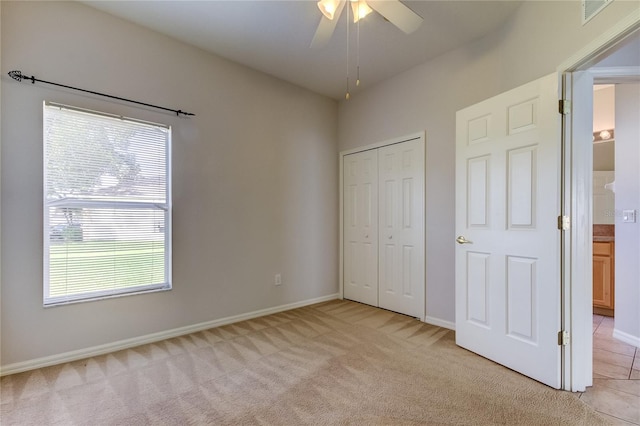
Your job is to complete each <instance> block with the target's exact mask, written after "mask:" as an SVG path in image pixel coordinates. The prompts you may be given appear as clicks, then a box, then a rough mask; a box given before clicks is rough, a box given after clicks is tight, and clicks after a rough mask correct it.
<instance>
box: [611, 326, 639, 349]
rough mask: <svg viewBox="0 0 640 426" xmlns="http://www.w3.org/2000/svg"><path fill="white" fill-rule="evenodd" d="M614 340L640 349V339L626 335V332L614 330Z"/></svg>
mask: <svg viewBox="0 0 640 426" xmlns="http://www.w3.org/2000/svg"><path fill="white" fill-rule="evenodd" d="M613 338H614V339H618V340H620V341H623V342H625V343H628V344H630V345H633V346H635V347H636V348H640V337H638V336H633V335H631V334H628V333H625V332H624V331H620V330H616V329H615V328H614V329H613Z"/></svg>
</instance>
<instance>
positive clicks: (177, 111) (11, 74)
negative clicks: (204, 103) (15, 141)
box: [9, 71, 195, 116]
mask: <svg viewBox="0 0 640 426" xmlns="http://www.w3.org/2000/svg"><path fill="white" fill-rule="evenodd" d="M9 77H11V78H12V79H14V80H16V81H22V80H28V81H30V82H31V84H35V83H36V81H37V82H40V83H45V84H51V85H53V86H58V87H64V88H65V89H71V90H77V91H80V92H85V93H91V94H92V95H98V96H103V97H105V98H111V99H117V100H119V101H124V102H129V103H132V104H137V105H144V106H146V107H151V108H156V109H161V110H163V111H170V112H174V113H175V114H176V115H177V116H180V115H184V116H195V114H193V113H190V112H185V111H182V110H181V109H171V108H165V107H162V106H158V105H152V104H147V103H144V102H138V101H133V100H131V99H126V98H121V97H119V96H113V95H107V94H105V93H100V92H94V91H92V90H86V89H80V88H78V87H73V86H67V85H66V84H60V83H53V82H51V81H46V80H40V79H38V78H35V77H34V76H31V77H29V76H28V75H24V74H22V71H9Z"/></svg>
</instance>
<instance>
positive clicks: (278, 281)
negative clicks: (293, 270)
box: [273, 274, 282, 285]
mask: <svg viewBox="0 0 640 426" xmlns="http://www.w3.org/2000/svg"><path fill="white" fill-rule="evenodd" d="M273 284H274V285H282V275H280V274H276V276H275V277H274V280H273Z"/></svg>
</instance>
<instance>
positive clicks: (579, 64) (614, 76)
mask: <svg viewBox="0 0 640 426" xmlns="http://www.w3.org/2000/svg"><path fill="white" fill-rule="evenodd" d="M639 28H640V22H638V19H637V18H633V19H631V18H630V19H628V20H626V21H624V22H621V23H620V24H619V25H618V26H617V27H616V28H614V30H615V31H614V30H612V31H611V32H609V33H608V34H606V35H604V36H602V37H601V38H600V39H597V40H596V41H594V42H593V43H592V44H591V45H589V46H587V47H586V48H585V49H583V51H581V52H579V53H578V54H576V55H575V56H574V57H573V58H571V59H570V60H568V61H567V62H566V63H565V64H564V65H563V66H562V67H561V70H563V71H564V75H563V82H564V84H563V98H564V99H567V100H569V101H571V111H570V112H569V113H568V114H566V115H565V116H564V120H563V137H564V140H565V143H564V155H565V161H564V169H565V170H564V181H565V182H564V184H563V190H564V191H565V197H564V200H565V201H564V205H563V212H564V213H563V214H564V215H566V216H568V217H569V218H570V221H571V228H570V230H569V231H568V232H567V234H566V236H565V241H564V251H563V254H564V256H565V259H571V261H566V262H565V270H564V272H563V273H564V282H565V291H567V293H566V294H568V298H569V299H570V300H569V303H568V304H565V306H571V309H570V312H569V311H565V312H564V313H563V319H564V321H565V326H566V329H569V330H571V343H572V344H571V347H569V348H567V352H566V353H565V361H566V366H567V368H566V370H565V380H566V381H567V383H568V384H569V385H568V386H567V388H568V389H569V388H570V389H571V390H573V391H584V390H585V388H586V387H587V386H591V385H592V384H593V377H594V376H593V352H592V351H593V345H594V344H593V331H594V328H595V327H599V326H600V323H599V324H596V325H594V324H593V319H594V317H593V296H594V294H593V291H594V288H593V287H592V283H593V272H594V263H593V259H594V258H593V256H594V254H595V253H594V251H593V245H592V244H593V235H594V232H593V224H594V222H593V216H592V203H593V183H592V182H593V180H592V179H593V161H594V158H593V145H592V140H593V125H592V124H593V84H594V82H597V83H610V84H619V83H623V82H629V81H633V80H636V81H637V80H638V75H640V71H639V70H640V59H639V58H638V56H637V55H631V56H629V55H625V54H624V53H625V48H627V49H630V50H633V49H637V47H635V46H637V45H636V44H634V43H638V41H637V39H638V38H639V37H640V31H638V29H639ZM625 58H626V59H628V60H630V61H631V62H619V61H621V60H622V61H624V60H625ZM585 141H586V142H585ZM638 160H639V161H640V159H638ZM632 209H636V210H637V207H633V208H632ZM621 214H622V212H621V211H619V208H618V206H616V209H615V215H616V224H617V223H618V220H619V219H620V217H618V216H621ZM636 250H639V251H640V247H636ZM636 260H637V257H636ZM633 291H636V292H637V291H638V289H635V290H633ZM618 293H619V292H618ZM615 299H616V300H624V299H629V300H633V301H634V303H635V304H636V305H637V304H638V300H640V298H638V297H633V295H627V296H624V295H621V294H618V295H617V296H615ZM623 305H624V304H623ZM617 308H618V309H617V310H618V311H619V313H620V314H621V315H622V314H623V312H625V311H626V312H628V311H629V310H630V308H629V305H628V304H627V306H618V307H617ZM637 310H638V306H635V311H636V312H637ZM617 313H618V312H617ZM611 330H613V331H612V335H613V337H615V338H617V339H625V338H627V340H631V343H633V344H636V345H637V346H638V343H639V342H636V341H634V339H636V340H637V339H638V337H637V336H638V335H639V334H640V333H635V334H629V335H627V336H625V335H624V334H625V333H624V332H622V333H620V332H619V333H617V334H618V335H616V331H615V326H613V327H611ZM627 343H629V342H627ZM597 377H599V376H597Z"/></svg>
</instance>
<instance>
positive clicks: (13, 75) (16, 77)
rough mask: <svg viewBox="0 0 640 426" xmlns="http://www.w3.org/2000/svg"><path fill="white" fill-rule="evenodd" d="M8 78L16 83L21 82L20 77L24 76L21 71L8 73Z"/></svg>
mask: <svg viewBox="0 0 640 426" xmlns="http://www.w3.org/2000/svg"><path fill="white" fill-rule="evenodd" d="M9 77H11V78H12V79H14V80H16V81H22V77H24V76H23V75H22V72H21V71H9Z"/></svg>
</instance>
